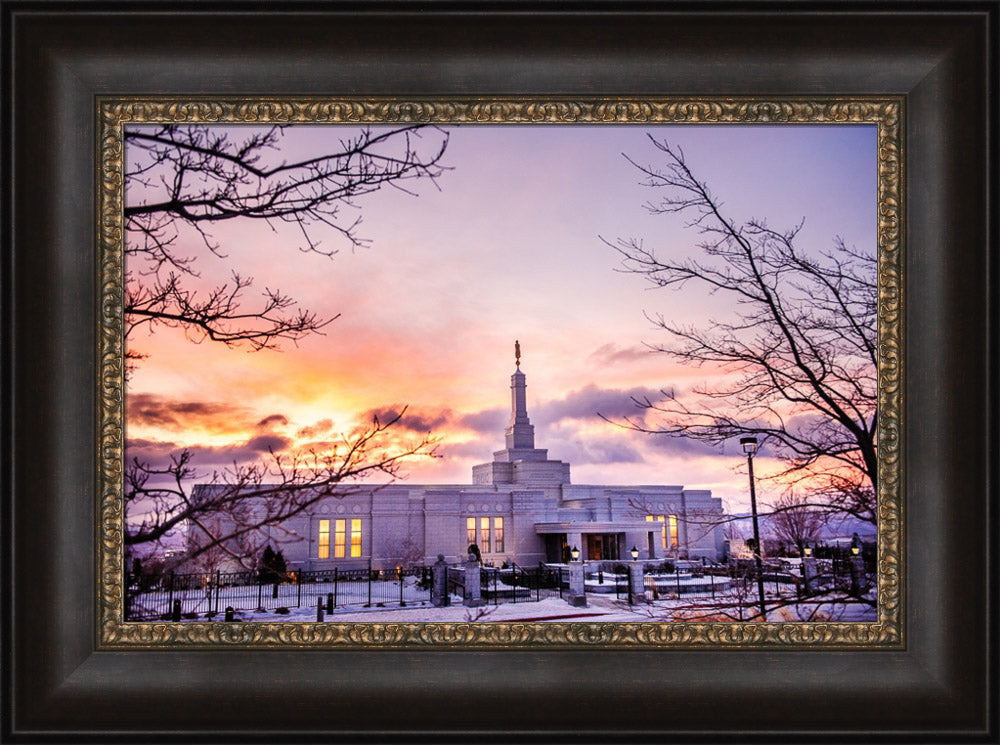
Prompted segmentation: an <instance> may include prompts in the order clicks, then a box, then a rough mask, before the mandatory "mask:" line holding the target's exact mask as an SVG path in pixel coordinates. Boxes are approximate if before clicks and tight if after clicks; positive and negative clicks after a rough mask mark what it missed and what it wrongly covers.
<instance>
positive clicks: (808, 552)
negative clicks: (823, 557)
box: [802, 543, 813, 559]
mask: <svg viewBox="0 0 1000 745" xmlns="http://www.w3.org/2000/svg"><path fill="white" fill-rule="evenodd" d="M802 550H803V551H804V552H805V554H806V558H807V559H811V558H812V555H813V547H812V546H810V545H809V544H808V543H807V544H806V545H805V547H804V548H803V549H802Z"/></svg>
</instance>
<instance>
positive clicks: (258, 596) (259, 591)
mask: <svg viewBox="0 0 1000 745" xmlns="http://www.w3.org/2000/svg"><path fill="white" fill-rule="evenodd" d="M263 587H264V581H263V580H262V579H261V578H260V577H257V608H258V610H259V609H261V608H263V607H264V605H263V604H262V603H261V600H262V598H261V590H262V589H263Z"/></svg>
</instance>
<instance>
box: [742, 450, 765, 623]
mask: <svg viewBox="0 0 1000 745" xmlns="http://www.w3.org/2000/svg"><path fill="white" fill-rule="evenodd" d="M740 445H742V446H743V452H744V453H746V454H747V468H749V469H750V511H751V513H752V514H753V558H754V562H755V563H756V564H757V597H758V599H759V601H760V618H761V620H762V621H766V620H767V607H766V606H765V605H764V566H763V564H762V563H761V560H760V527H759V526H758V524H757V489H756V487H755V486H754V481H753V456H754V454H755V453H756V452H757V438H756V437H741V438H740Z"/></svg>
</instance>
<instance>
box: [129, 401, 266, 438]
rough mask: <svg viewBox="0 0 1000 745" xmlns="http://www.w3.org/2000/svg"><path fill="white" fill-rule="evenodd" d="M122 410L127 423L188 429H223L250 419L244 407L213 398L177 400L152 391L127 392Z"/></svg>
mask: <svg viewBox="0 0 1000 745" xmlns="http://www.w3.org/2000/svg"><path fill="white" fill-rule="evenodd" d="M125 412H126V415H127V418H128V422H129V424H139V425H148V426H157V427H165V428H168V429H177V430H183V429H189V428H191V427H203V428H206V429H210V428H213V426H214V425H224V428H226V429H231V428H232V427H234V426H236V427H238V426H240V425H241V424H242V423H245V422H246V421H247V419H248V418H249V410H248V409H247V408H246V407H243V406H235V405H233V404H226V403H217V402H214V401H177V400H175V399H170V398H165V397H163V396H157V395H154V394H151V393H130V394H128V396H127V397H126V402H125Z"/></svg>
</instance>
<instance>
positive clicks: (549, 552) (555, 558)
mask: <svg viewBox="0 0 1000 745" xmlns="http://www.w3.org/2000/svg"><path fill="white" fill-rule="evenodd" d="M570 558H571V557H570V555H569V544H568V543H566V534H565V533H549V534H548V535H546V536H545V560H546V561H547V562H549V563H551V564H568V563H569V561H570Z"/></svg>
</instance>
